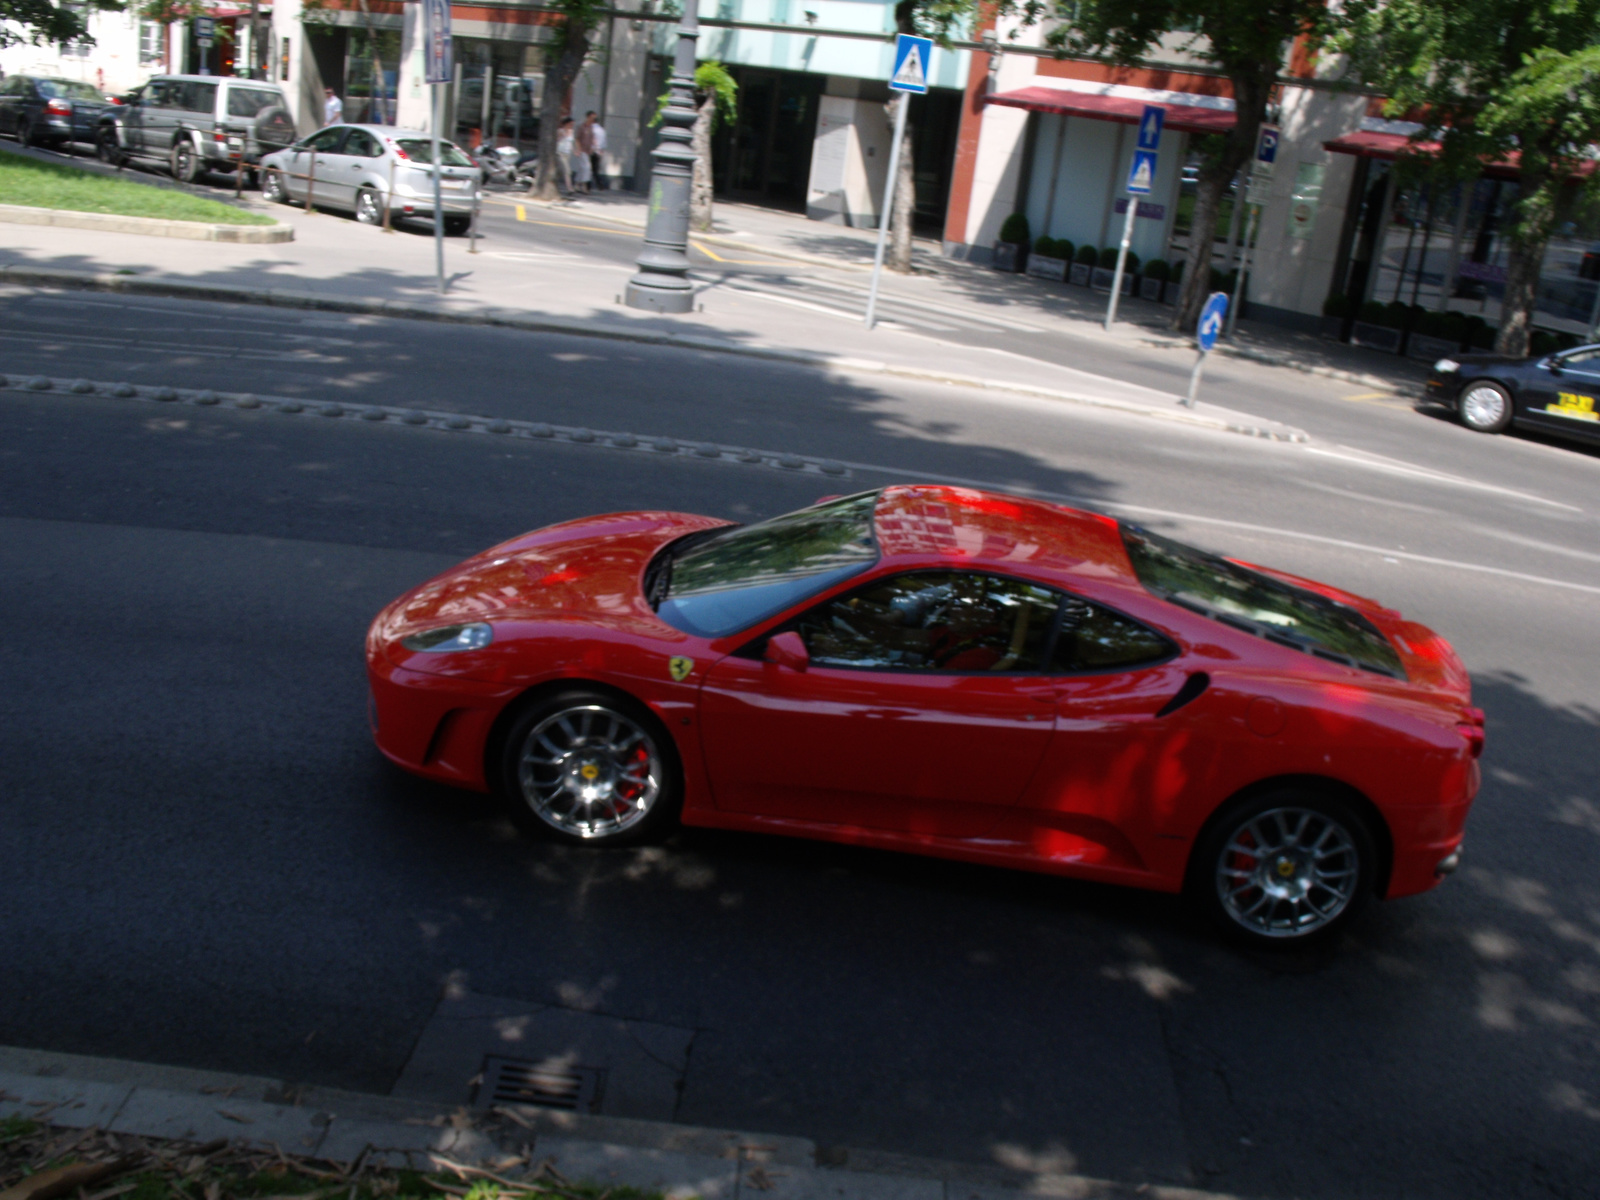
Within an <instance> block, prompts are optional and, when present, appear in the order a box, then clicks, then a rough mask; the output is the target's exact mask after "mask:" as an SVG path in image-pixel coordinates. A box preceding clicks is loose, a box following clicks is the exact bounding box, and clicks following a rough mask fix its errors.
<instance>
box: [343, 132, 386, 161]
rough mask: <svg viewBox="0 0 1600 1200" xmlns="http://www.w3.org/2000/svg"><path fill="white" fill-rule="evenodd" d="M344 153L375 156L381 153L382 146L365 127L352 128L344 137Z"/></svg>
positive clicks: (362, 156)
mask: <svg viewBox="0 0 1600 1200" xmlns="http://www.w3.org/2000/svg"><path fill="white" fill-rule="evenodd" d="M344 153H346V154H350V155H354V156H355V157H357V158H377V157H378V156H379V155H381V154H382V153H383V147H382V146H381V145H379V143H378V139H377V138H375V137H373V136H372V135H371V134H370V133H368V132H367V131H366V130H365V129H352V130H351V131H350V136H349V137H348V138H346V139H345V143H344Z"/></svg>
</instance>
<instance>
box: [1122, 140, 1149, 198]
mask: <svg viewBox="0 0 1600 1200" xmlns="http://www.w3.org/2000/svg"><path fill="white" fill-rule="evenodd" d="M1155 185H1156V156H1155V153H1154V152H1153V151H1150V150H1135V151H1134V152H1133V162H1132V164H1131V165H1130V166H1129V167H1128V190H1129V191H1130V192H1132V193H1133V194H1134V195H1136V196H1148V195H1149V194H1150V190H1151V189H1152V188H1154V187H1155Z"/></svg>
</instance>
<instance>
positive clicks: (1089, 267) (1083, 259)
mask: <svg viewBox="0 0 1600 1200" xmlns="http://www.w3.org/2000/svg"><path fill="white" fill-rule="evenodd" d="M1099 259H1100V253H1099V251H1097V250H1096V249H1095V248H1094V247H1093V246H1090V245H1088V244H1087V243H1085V244H1084V245H1082V246H1079V247H1078V254H1077V257H1076V258H1075V259H1074V260H1073V263H1072V282H1073V283H1076V284H1079V285H1081V286H1083V287H1088V286H1089V281H1090V279H1091V278H1093V276H1094V265H1095V263H1096V262H1098V261H1099Z"/></svg>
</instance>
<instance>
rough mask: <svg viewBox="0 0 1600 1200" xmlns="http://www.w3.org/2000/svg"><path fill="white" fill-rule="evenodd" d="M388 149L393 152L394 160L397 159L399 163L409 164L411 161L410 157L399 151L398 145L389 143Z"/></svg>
mask: <svg viewBox="0 0 1600 1200" xmlns="http://www.w3.org/2000/svg"><path fill="white" fill-rule="evenodd" d="M389 148H390V149H392V150H393V151H394V156H395V157H396V158H398V159H399V160H400V161H401V162H410V161H411V155H409V154H407V153H406V152H405V151H404V150H402V149H400V147H399V145H398V144H396V143H394V142H390V143H389Z"/></svg>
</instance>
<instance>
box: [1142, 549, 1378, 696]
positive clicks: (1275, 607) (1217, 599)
mask: <svg viewBox="0 0 1600 1200" xmlns="http://www.w3.org/2000/svg"><path fill="white" fill-rule="evenodd" d="M1122 540H1123V543H1124V545H1126V546H1127V548H1128V557H1129V558H1130V559H1132V560H1133V569H1134V571H1135V572H1136V573H1137V574H1138V576H1139V582H1140V583H1142V584H1144V586H1145V587H1146V589H1148V590H1149V591H1150V592H1151V593H1153V594H1154V595H1157V596H1160V597H1161V598H1162V599H1163V600H1170V601H1172V603H1174V604H1181V605H1182V606H1183V607H1184V608H1187V609H1191V610H1193V611H1194V612H1197V613H1201V614H1203V615H1205V616H1207V617H1210V618H1211V619H1212V620H1214V621H1220V622H1221V623H1222V624H1224V625H1231V626H1232V627H1233V628H1235V629H1242V630H1244V631H1245V632H1247V633H1253V634H1255V635H1256V636H1257V637H1261V638H1266V639H1267V640H1268V641H1272V642H1277V643H1279V644H1280V645H1284V646H1291V647H1293V648H1294V649H1296V650H1300V651H1303V652H1305V653H1306V654H1314V655H1316V656H1317V657H1319V658H1326V659H1331V660H1332V661H1334V662H1340V663H1344V664H1346V665H1347V666H1352V667H1360V668H1362V669H1363V670H1367V671H1376V672H1378V673H1379V674H1380V675H1391V676H1393V677H1395V678H1396V679H1404V678H1405V668H1404V667H1403V666H1401V663H1400V656H1399V655H1398V654H1396V653H1395V649H1394V647H1393V646H1391V645H1390V644H1389V640H1388V639H1387V638H1385V637H1384V636H1383V634H1382V633H1381V632H1379V630H1378V627H1377V626H1376V625H1374V624H1373V623H1372V622H1371V621H1369V620H1367V618H1366V617H1364V616H1363V615H1362V614H1361V613H1359V612H1357V611H1356V610H1355V609H1353V608H1351V607H1350V606H1349V605H1346V604H1340V603H1339V602H1338V601H1336V600H1329V599H1328V598H1327V597H1326V596H1319V595H1318V594H1317V593H1315V592H1311V591H1307V590H1306V589H1305V588H1301V587H1295V586H1294V585H1293V584H1289V583H1284V582H1282V581H1281V580H1277V579H1273V578H1272V577H1271V576H1268V575H1263V574H1262V573H1261V572H1259V571H1252V570H1251V569H1250V568H1248V567H1241V566H1239V565H1238V564H1237V563H1231V562H1229V561H1228V560H1227V559H1225V558H1221V557H1219V556H1217V555H1215V554H1207V553H1206V552H1205V551H1204V550H1196V549H1195V548H1194V547H1193V546H1186V545H1184V544H1183V543H1182V542H1175V541H1173V540H1172V539H1171V538H1164V537H1161V536H1160V535H1159V534H1154V533H1150V532H1149V531H1147V530H1144V529H1139V528H1138V527H1136V526H1133V525H1124V526H1123V527H1122Z"/></svg>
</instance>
